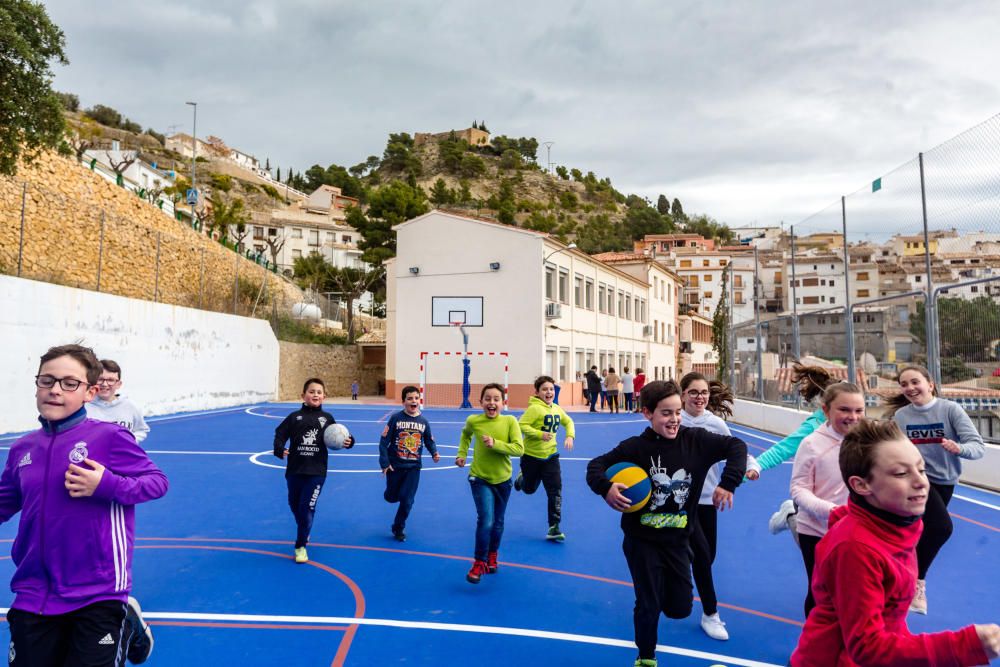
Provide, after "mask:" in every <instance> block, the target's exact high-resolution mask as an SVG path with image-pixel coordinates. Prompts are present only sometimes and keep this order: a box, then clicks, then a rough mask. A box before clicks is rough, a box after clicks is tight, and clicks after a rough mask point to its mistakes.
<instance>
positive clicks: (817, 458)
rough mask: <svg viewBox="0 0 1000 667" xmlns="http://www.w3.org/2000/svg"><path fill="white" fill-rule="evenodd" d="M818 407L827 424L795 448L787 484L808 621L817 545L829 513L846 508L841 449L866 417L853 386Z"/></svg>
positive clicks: (828, 393)
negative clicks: (795, 515) (806, 584)
mask: <svg viewBox="0 0 1000 667" xmlns="http://www.w3.org/2000/svg"><path fill="white" fill-rule="evenodd" d="M821 405H822V408H823V414H824V415H825V416H826V421H825V422H824V423H823V424H822V425H821V426H820V427H819V428H817V429H816V430H815V431H813V432H812V433H811V434H810V435H808V436H806V438H805V439H804V440H802V444H801V445H799V451H798V452H797V453H796V454H795V464H794V465H793V466H792V481H791V483H790V484H789V490H790V491H791V494H792V500H794V501H795V504H796V505H797V506H798V508H799V516H798V522H797V525H796V530H797V531H798V534H799V549H801V550H802V560H803V562H804V563H805V566H806V575H807V577H808V580H809V587H808V589H807V592H806V601H805V612H806V618H808V617H809V612H810V611H811V610H812V608H813V607H814V606H815V602H814V601H813V594H812V572H813V565H814V564H815V562H816V561H815V559H816V545H817V544H819V540H820V538H821V537H823V536H824V535H826V530H827V521H828V519H829V517H830V510H832V509H833V508H834V507H836V506H837V505H844V504H846V503H847V495H848V493H847V487H846V486H844V479H843V477H842V476H841V474H840V443H841V441H843V439H844V436H845V435H847V432H848V431H850V430H851V427H853V426H854V425H855V424H857V423H858V422H859V421H861V419H862V418H863V417H864V416H865V397H864V394H863V393H862V392H861V389H859V388H858V387H857V385H853V384H851V383H849V382H839V383H837V384H832V385H830V386H829V387H827V388H826V390H825V391H824V392H823V400H822V402H821Z"/></svg>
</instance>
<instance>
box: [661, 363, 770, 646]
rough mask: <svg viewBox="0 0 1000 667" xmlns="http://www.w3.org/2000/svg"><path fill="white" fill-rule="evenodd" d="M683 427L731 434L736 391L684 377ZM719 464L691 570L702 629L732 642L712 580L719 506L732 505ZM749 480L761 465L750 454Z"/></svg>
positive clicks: (699, 521) (708, 488) (698, 524)
mask: <svg viewBox="0 0 1000 667" xmlns="http://www.w3.org/2000/svg"><path fill="white" fill-rule="evenodd" d="M680 386H681V401H682V403H683V406H684V410H683V412H681V425H682V426H692V427H697V428H703V429H705V430H706V431H711V432H712V433H720V434H722V435H732V433H730V432H729V426H727V425H726V422H725V421H723V419H722V417H720V416H719V415H725V416H730V415H732V414H733V410H732V407H731V406H732V402H733V392H732V390H730V389H729V387H727V386H726V385H724V384H722V383H721V382H716V381H712V382H711V383H710V382H709V381H708V379H707V378H706V377H705V376H704V375H702V374H701V373H687V374H686V375H685V376H684V377H682V378H681V385H680ZM719 469H720V464H716V465H715V466H713V467H712V469H711V470H709V471H708V476H706V477H705V486H703V487H702V491H701V498H700V499H699V501H698V516H697V518H696V520H695V522H694V530H693V531H692V533H691V553H692V554H693V558H692V559H691V571H692V572H693V573H694V583H695V586H696V587H697V588H698V597H699V598H700V599H701V607H702V614H701V629H702V630H704V631H705V634H707V635H708V636H709V637H711V638H712V639H718V640H720V641H725V640H726V639H729V632H728V631H727V630H726V624H725V623H723V622H722V618H720V617H719V606H718V604H719V603H718V599H717V597H716V594H715V582H714V580H713V578H712V563H714V562H715V550H716V544H717V533H718V531H717V518H716V506H718V508H719V511H724V510H725V508H726V505H728V506H729V507H732V506H733V499H732V494H730V493H728V492H727V491H725V489H718V490H717V487H718V485H719ZM746 476H747V479H751V480H753V479H757V478H758V477H759V476H760V466H759V465H757V461H756V459H754V457H752V456H750V455H749V454H747V473H746Z"/></svg>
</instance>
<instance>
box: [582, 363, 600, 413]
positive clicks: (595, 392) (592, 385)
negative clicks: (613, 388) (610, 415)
mask: <svg viewBox="0 0 1000 667" xmlns="http://www.w3.org/2000/svg"><path fill="white" fill-rule="evenodd" d="M584 377H586V379H587V400H589V401H590V411H591V412H597V408H596V405H597V399H598V397H600V395H601V378H600V377H599V376H598V375H597V366H591V367H590V370H589V371H587V375H586V376H584ZM601 407H603V405H602V406H601Z"/></svg>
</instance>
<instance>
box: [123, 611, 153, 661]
mask: <svg viewBox="0 0 1000 667" xmlns="http://www.w3.org/2000/svg"><path fill="white" fill-rule="evenodd" d="M152 653H153V631H152V630H150V629H149V626H148V625H147V624H146V623H145V621H143V620H142V608H141V607H139V601H138V600H136V599H135V598H134V597H132V596H129V599H128V605H126V608H125V657H127V658H128V661H129V662H131V663H132V664H133V665H141V664H142V663H144V662H146V660H147V659H149V656H150V655H151V654H152Z"/></svg>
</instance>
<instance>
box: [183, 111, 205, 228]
mask: <svg viewBox="0 0 1000 667" xmlns="http://www.w3.org/2000/svg"><path fill="white" fill-rule="evenodd" d="M185 104H187V105H189V106H191V107H193V109H194V122H193V123H192V126H191V192H189V193H188V203H189V204H191V224H192V225H193V224H194V222H195V220H196V218H195V214H194V209H195V206H196V205H197V204H198V185H197V183H198V181H197V180H196V179H195V160H197V158H198V103H197V102H185ZM198 231H201V230H198Z"/></svg>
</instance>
